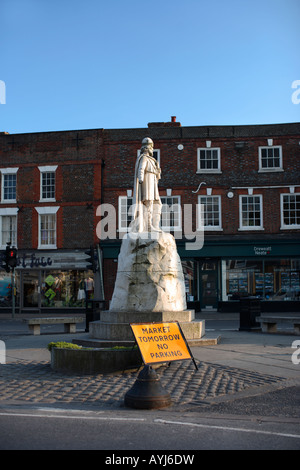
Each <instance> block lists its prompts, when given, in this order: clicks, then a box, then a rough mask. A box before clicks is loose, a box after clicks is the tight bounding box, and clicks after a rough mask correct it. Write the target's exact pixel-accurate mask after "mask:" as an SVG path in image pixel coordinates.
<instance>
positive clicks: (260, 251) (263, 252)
mask: <svg viewBox="0 0 300 470" xmlns="http://www.w3.org/2000/svg"><path fill="white" fill-rule="evenodd" d="M253 250H254V254H255V255H256V256H267V255H269V254H270V253H271V251H272V247H271V246H254V247H253Z"/></svg>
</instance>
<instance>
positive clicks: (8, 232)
mask: <svg viewBox="0 0 300 470" xmlns="http://www.w3.org/2000/svg"><path fill="white" fill-rule="evenodd" d="M1 239H2V246H4V245H6V244H7V243H10V244H11V245H13V246H17V216H16V215H3V216H2V230H1Z"/></svg>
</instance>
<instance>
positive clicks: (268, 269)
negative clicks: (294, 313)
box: [265, 260, 300, 300]
mask: <svg viewBox="0 0 300 470" xmlns="http://www.w3.org/2000/svg"><path fill="white" fill-rule="evenodd" d="M265 298H266V300H300V261H299V260H270V261H269V260H268V261H265Z"/></svg>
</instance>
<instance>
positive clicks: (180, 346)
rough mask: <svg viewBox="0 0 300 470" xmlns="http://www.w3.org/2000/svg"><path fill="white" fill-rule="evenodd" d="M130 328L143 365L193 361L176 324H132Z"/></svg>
mask: <svg viewBox="0 0 300 470" xmlns="http://www.w3.org/2000/svg"><path fill="white" fill-rule="evenodd" d="M130 326H131V329H132V332H133V334H134V336H135V339H136V342H137V344H138V347H139V349H140V352H141V355H142V358H143V361H144V364H154V363H158V362H170V361H183V360H186V359H192V360H193V357H192V355H191V352H190V350H189V347H188V345H187V343H186V340H185V337H184V335H183V333H182V331H181V328H180V326H179V324H178V322H168V323H132V324H131V325H130ZM194 363H195V362H194Z"/></svg>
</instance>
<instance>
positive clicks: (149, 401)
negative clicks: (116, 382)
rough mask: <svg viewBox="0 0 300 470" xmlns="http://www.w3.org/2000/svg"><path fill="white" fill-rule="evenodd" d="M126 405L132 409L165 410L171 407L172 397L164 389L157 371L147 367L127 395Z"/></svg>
mask: <svg viewBox="0 0 300 470" xmlns="http://www.w3.org/2000/svg"><path fill="white" fill-rule="evenodd" d="M124 403H125V405H126V406H128V407H130V408H138V409H147V410H150V409H155V408H164V407H166V406H169V405H171V396H170V394H169V393H168V392H166V391H165V390H164V388H163V387H162V385H161V383H160V381H159V377H158V375H157V374H156V372H155V370H154V369H152V367H151V366H149V365H146V366H145V367H144V368H143V370H141V372H140V373H139V375H138V378H137V379H136V381H135V383H134V385H133V387H132V388H131V389H130V390H129V391H128V392H127V393H126V395H125V398H124Z"/></svg>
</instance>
